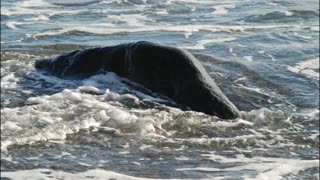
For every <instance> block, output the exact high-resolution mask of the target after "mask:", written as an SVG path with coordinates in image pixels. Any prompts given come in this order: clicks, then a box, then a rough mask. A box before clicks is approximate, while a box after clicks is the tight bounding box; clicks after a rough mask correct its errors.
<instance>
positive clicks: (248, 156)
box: [1, 0, 319, 179]
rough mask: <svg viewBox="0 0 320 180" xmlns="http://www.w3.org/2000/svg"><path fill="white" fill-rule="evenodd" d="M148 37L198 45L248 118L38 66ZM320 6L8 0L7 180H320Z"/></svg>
mask: <svg viewBox="0 0 320 180" xmlns="http://www.w3.org/2000/svg"><path fill="white" fill-rule="evenodd" d="M139 40H148V41H153V42H157V43H161V44H165V45H170V46H175V47H181V48H185V49H188V50H189V51H191V52H192V53H193V54H194V55H195V56H196V57H197V58H198V59H199V60H200V61H201V62H202V63H203V65H204V66H205V68H206V69H207V71H208V72H209V73H210V75H211V76H212V78H213V79H215V81H216V83H217V84H218V85H219V86H220V87H221V89H222V90H223V91H224V92H225V94H226V95H227V96H228V97H229V98H230V100H231V101H233V102H234V104H235V105H236V106H237V107H238V108H239V109H240V110H241V111H242V117H241V118H239V119H233V120H222V119H218V118H216V117H211V116H208V115H205V114H202V113H197V112H191V111H189V112H183V111H181V110H179V109H175V108H170V107H167V106H164V105H161V104H159V103H157V102H158V101H161V99H158V98H157V97H153V96H152V94H148V93H146V92H144V91H141V90H139V89H135V88H133V87H132V86H130V83H128V82H127V81H126V80H125V79H121V78H120V77H118V76H116V75H115V74H113V73H110V72H106V73H104V74H100V75H96V76H93V77H90V78H88V79H85V80H82V81H80V80H78V81H75V80H62V79H58V78H56V77H52V76H48V75H46V74H45V73H43V72H38V71H36V70H35V69H34V67H33V64H34V61H35V60H37V59H42V58H48V57H53V56H55V55H58V54H60V53H62V52H65V51H71V50H74V49H79V48H84V47H95V46H108V45H115V44H120V43H129V42H135V41H139ZM318 159H319V4H318V1H317V0H304V1H300V0H264V1H258V0H241V1H239V0H225V1H214V0H110V1H106V0H77V1H76V0H74V1H73V0H26V1H17V0H2V1H1V176H2V178H3V179H6V178H12V179H22V178H23V179H58V178H59V179H99V178H100V179H108V178H114V179H159V178H161V179H173V178H174V179H224V178H225V179H319V178H318V175H319V160H318Z"/></svg>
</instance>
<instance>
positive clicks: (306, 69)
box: [287, 58, 319, 79]
mask: <svg viewBox="0 0 320 180" xmlns="http://www.w3.org/2000/svg"><path fill="white" fill-rule="evenodd" d="M287 69H288V70H289V71H291V72H294V73H302V74H305V75H306V76H308V77H314V78H318V79H319V72H316V71H314V70H315V69H319V58H317V59H311V60H307V61H304V62H301V63H297V64H296V66H294V67H292V66H288V67H287Z"/></svg>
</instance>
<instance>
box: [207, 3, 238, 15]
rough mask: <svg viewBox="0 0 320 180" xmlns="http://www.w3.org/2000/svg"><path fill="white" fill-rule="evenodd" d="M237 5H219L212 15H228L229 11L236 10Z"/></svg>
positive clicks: (215, 7)
mask: <svg viewBox="0 0 320 180" xmlns="http://www.w3.org/2000/svg"><path fill="white" fill-rule="evenodd" d="M235 7H236V5H235V4H225V5H219V6H214V7H213V8H214V11H213V12H212V14H227V13H228V10H229V9H232V8H235Z"/></svg>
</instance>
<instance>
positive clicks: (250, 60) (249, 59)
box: [243, 56, 253, 62]
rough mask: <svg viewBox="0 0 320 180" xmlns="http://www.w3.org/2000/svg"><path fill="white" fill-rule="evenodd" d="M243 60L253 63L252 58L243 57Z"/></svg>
mask: <svg viewBox="0 0 320 180" xmlns="http://www.w3.org/2000/svg"><path fill="white" fill-rule="evenodd" d="M243 59H244V60H246V61H248V62H252V61H253V59H252V56H243Z"/></svg>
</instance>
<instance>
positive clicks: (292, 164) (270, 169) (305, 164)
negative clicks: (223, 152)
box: [178, 153, 319, 180]
mask: <svg viewBox="0 0 320 180" xmlns="http://www.w3.org/2000/svg"><path fill="white" fill-rule="evenodd" d="M203 156H205V157H208V159H210V160H213V161H216V162H223V163H229V164H231V163H232V164H235V166H232V167H227V168H223V169H220V168H214V167H195V168H180V169H178V170H179V171H207V172H220V171H223V172H226V171H230V172H234V171H245V170H248V169H250V170H254V171H257V175H245V174H244V175H243V176H242V178H245V179H275V180H277V179H282V178H283V176H284V175H288V174H297V173H298V172H299V171H302V170H306V169H309V168H314V167H319V161H318V160H299V159H282V158H267V157H252V158H248V157H245V156H244V155H236V157H235V158H230V157H225V156H220V155H216V154H213V153H212V154H204V155H203ZM243 162H246V164H242V163H243ZM237 163H238V164H240V165H236V164H237ZM297 164H299V166H297ZM223 178H225V177H223Z"/></svg>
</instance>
